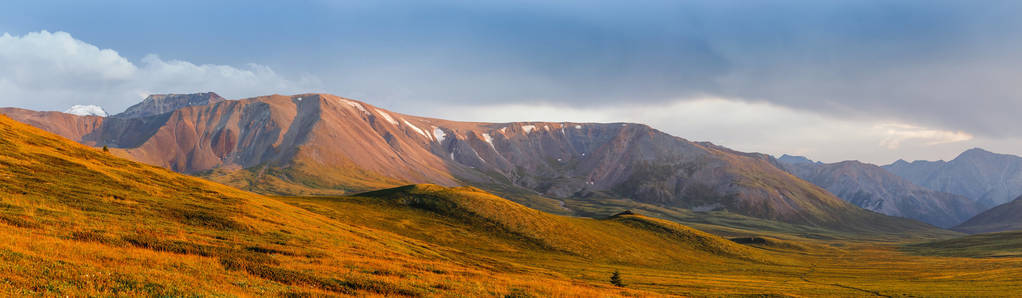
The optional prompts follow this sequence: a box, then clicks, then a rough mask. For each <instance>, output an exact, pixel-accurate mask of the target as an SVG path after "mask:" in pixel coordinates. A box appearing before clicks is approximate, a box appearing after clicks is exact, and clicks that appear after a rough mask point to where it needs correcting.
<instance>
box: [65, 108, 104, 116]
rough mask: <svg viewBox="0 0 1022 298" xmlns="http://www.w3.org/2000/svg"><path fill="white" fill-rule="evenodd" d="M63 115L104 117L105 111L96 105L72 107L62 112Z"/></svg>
mask: <svg viewBox="0 0 1022 298" xmlns="http://www.w3.org/2000/svg"><path fill="white" fill-rule="evenodd" d="M64 113H68V114H72V115H78V116H100V117H106V116H107V114H106V111H104V110H103V108H102V107H100V106H97V105H73V106H71V108H69V109H67V110H66V111H64Z"/></svg>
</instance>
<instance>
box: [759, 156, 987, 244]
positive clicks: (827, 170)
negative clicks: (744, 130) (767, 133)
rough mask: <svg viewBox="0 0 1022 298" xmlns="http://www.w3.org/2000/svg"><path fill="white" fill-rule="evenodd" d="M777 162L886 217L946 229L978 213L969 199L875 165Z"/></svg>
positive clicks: (787, 159)
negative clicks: (924, 185)
mask: <svg viewBox="0 0 1022 298" xmlns="http://www.w3.org/2000/svg"><path fill="white" fill-rule="evenodd" d="M779 161H780V162H781V163H782V165H783V167H784V169H785V170H787V171H788V172H790V173H792V174H794V175H795V176H798V177H799V178H802V179H805V180H806V181H809V182H811V183H813V184H816V185H818V186H820V187H823V188H825V189H827V190H828V191H830V192H831V193H833V194H834V195H837V196H838V197H839V198H841V199H843V200H845V201H848V202H849V203H852V204H855V205H856V206H859V207H862V208H864V209H867V210H872V211H875V212H879V213H882V214H886V215H891V216H899V217H906V218H912V219H916V220H919V221H922V222H926V223H929V224H932V225H935V226H938V227H943V228H949V227H953V226H955V225H958V224H960V223H962V222H963V221H965V220H967V219H969V218H970V217H972V216H973V215H976V214H977V213H979V212H980V211H982V208H981V207H980V206H979V204H977V203H976V202H974V201H973V200H971V199H969V198H966V197H963V196H959V195H953V194H949V193H943V192H938V191H932V190H929V189H926V188H923V187H921V186H918V185H915V184H913V183H912V182H909V181H908V180H906V179H904V178H901V177H898V176H897V175H894V174H892V173H890V172H888V171H887V170H884V169H883V168H881V167H879V166H876V165H871V164H865V163H861V162H858V161H844V162H839V163H831V164H824V163H814V162H811V161H809V162H807V161H808V160H807V159H804V158H798V157H792V156H787V155H786V156H782V157H781V158H780V159H779Z"/></svg>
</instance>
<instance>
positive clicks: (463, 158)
mask: <svg viewBox="0 0 1022 298" xmlns="http://www.w3.org/2000/svg"><path fill="white" fill-rule="evenodd" d="M174 108H176V109H174ZM171 109H173V110H172V111H171V112H166V111H168V110H171ZM0 113H3V114H6V115H8V116H10V117H12V118H14V119H16V120H18V121H22V122H25V123H29V124H32V125H35V126H38V127H40V128H43V129H45V130H48V131H50V132H53V133H56V134H59V135H62V136H64V137H67V138H69V139H72V140H74V141H77V142H81V143H83V144H86V145H90V146H97V147H98V146H109V147H110V148H111V150H112V152H113V153H114V154H117V155H119V156H123V157H127V158H130V159H133V160H137V161H141V162H144V163H148V164H152V165H157V166H161V167H166V168H169V169H172V170H174V171H178V172H183V173H189V174H194V175H199V176H202V177H206V178H209V179H212V180H214V181H219V182H223V183H225V184H228V185H231V186H236V187H240V188H242V189H247V190H251V191H256V192H260V193H265V194H291V195H293V194H341V193H352V192H359V191H366V190H373V189H379V188H384V187H391V186H398V185H403V184H408V183H434V184H439V185H445V186H457V185H463V184H467V185H474V186H478V187H481V188H483V189H486V190H490V191H494V192H496V193H499V194H502V195H505V196H507V197H509V198H511V199H514V200H517V201H519V202H522V203H525V204H527V205H529V206H531V207H534V208H539V209H542V210H548V211H551V212H560V213H569V214H570V213H572V212H573V210H572V209H571V206H565V205H564V204H563V203H559V202H558V201H557V200H560V199H566V198H572V199H575V200H583V201H590V202H601V201H602V200H606V199H613V198H624V199H629V200H632V201H635V202H641V203H647V204H653V205H658V206H668V207H676V208H685V209H691V210H696V211H712V210H726V211H728V212H734V213H737V214H741V215H746V216H752V217H758V218H763V219H769V220H779V221H784V222H789V223H796V224H807V225H818V226H829V227H839V228H856V227H867V226H868V227H870V228H869V229H875V226H878V225H886V226H888V228H894V227H897V228H896V229H904V228H909V229H912V228H910V227H915V228H918V229H925V228H924V226H923V225H921V224H916V223H912V222H911V221H898V220H896V219H893V218H888V217H884V216H882V215H879V214H876V213H873V212H869V211H865V210H863V209H861V208H858V207H856V206H854V205H852V204H849V203H847V202H845V201H843V200H841V199H839V198H837V197H835V196H833V195H832V194H830V193H829V192H827V191H826V190H824V189H822V188H820V187H817V186H815V185H813V184H811V183H808V182H806V181H804V180H802V179H799V178H797V177H794V176H792V175H790V174H788V173H787V172H785V171H783V170H781V169H779V168H778V167H777V166H776V161H775V160H774V159H773V158H772V157H770V156H767V155H763V154H756V153H743V152H737V151H734V150H730V149H728V148H724V147H721V146H717V145H714V144H711V143H705V142H691V141H688V140H685V139H682V138H678V137H675V136H671V135H668V134H666V133H663V132H660V131H658V130H656V129H653V128H651V127H649V126H646V125H642V124H634V123H568V122H513V123H477V122H457V121H448V120H442V119H434V118H426V117H417V116H411V115H404V114H399V113H395V112H391V111H387V110H384V109H381V108H378V107H374V106H372V105H369V104H366V103H363V102H359V101H356V100H352V99H347V98H341V97H337V96H333V95H328V94H300V95H293V96H282V95H270V96H261V97H255V98H248V99H242V100H221V99H220V97H219V96H216V95H215V94H212V93H204V94H198V95H187V96H181V95H154V96H150V97H149V98H147V99H146V100H145V101H143V103H141V104H139V105H136V106H133V107H132V108H129V109H128V111H126V112H125V113H121V114H118V115H115V116H113V117H95V116H74V115H68V114H63V113H55V112H35V111H28V110H21V109H3V110H0ZM551 198H552V199H553V200H551Z"/></svg>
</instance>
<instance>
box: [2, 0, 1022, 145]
mask: <svg viewBox="0 0 1022 298" xmlns="http://www.w3.org/2000/svg"><path fill="white" fill-rule="evenodd" d="M1018 3H1020V2H1014V1H976V2H973V1H617V2H613V1H601V2H592V1H557V2H551V1H515V2H499V1H485V2H482V3H479V2H478V1H351V2H348V1H280V2H255V1H5V2H4V3H3V4H0V33H2V32H6V33H8V34H9V36H10V37H9V38H7V39H4V40H2V41H0V66H3V67H4V68H6V69H9V70H11V69H13V70H16V71H8V74H7V75H0V105H5V106H19V107H26V108H33V109H44V110H63V109H65V108H66V107H68V106H70V105H71V104H79V103H80V104H99V105H102V106H103V107H104V108H106V109H108V110H109V111H110V112H118V111H121V110H123V109H124V108H125V107H127V106H128V105H130V104H132V103H134V102H136V101H138V100H140V98H141V96H144V94H146V93H165V92H176V93H183V92H200V91H216V92H219V93H221V94H222V95H224V96H227V97H229V98H243V97H248V96H257V95H263V94H267V93H283V94H288V93H299V92H309V91H316V92H328V93H333V94H337V95H340V96H346V97H351V98H356V99H360V100H364V101H366V102H369V103H372V104H375V105H379V106H382V107H385V108H389V109H393V110H396V111H399V112H405V113H410V114H419V115H425V116H436V117H445V118H454V119H464V120H477V121H486V120H489V121H510V120H551V121H635V122H644V123H648V124H650V125H653V126H654V127H658V128H660V129H662V130H665V131H667V132H670V133H672V134H675V135H678V136H681V137H685V138H689V139H694V140H706V141H713V142H716V143H721V144H723V145H726V146H731V147H734V148H736V149H739V150H747V151H761V152H765V153H770V154H780V153H795V154H806V155H809V156H810V157H811V158H817V159H822V160H825V161H838V160H843V159H861V160H865V161H872V162H878V163H883V162H890V161H893V160H894V159H897V158H907V159H939V158H943V159H947V158H953V157H954V155H955V154H956V153H958V152H960V151H961V150H964V149H967V148H969V147H976V146H981V147H987V148H989V149H991V150H995V151H1001V152H1006V153H1015V154H1020V153H1022V147H1019V145H1020V144H1022V141H1018V139H1019V138H1022V133H1020V132H1019V131H1018V130H1017V129H1015V127H1019V125H1020V124H1022V120H1020V118H1022V117H1017V111H1018V110H1019V108H1020V103H1022V98H1020V94H1022V92H1020V91H1022V90H1020V89H1022V87H1020V86H1022V84H1018V83H1017V82H1018V78H1020V77H1022V57H1020V56H1019V54H1018V53H1020V50H1022V34H1020V33H1022V21H1020V20H1019V18H1018V17H1017V15H1016V14H1017V12H1019V11H1022V10H1020V9H1019V8H1022V7H1020V6H1022V4H1018ZM43 30H46V33H45V34H42V33H41V32H42V31H43ZM58 32H61V33H58ZM30 34H36V35H32V36H31V38H27V36H29V35H30ZM5 43H6V44H5ZM78 47H81V49H77V48H78ZM91 47H94V48H95V49H92V48H91ZM4 49H6V52H4ZM59 49H64V50H59ZM107 49H108V50H110V51H114V52H116V53H115V57H112V58H111V57H109V56H110V55H105V54H103V50H107ZM93 52H95V53H93ZM89 53H92V54H89ZM108 58H109V59H108ZM104 59H106V60H104ZM68 65H71V66H73V67H71V66H68ZM57 72H59V74H54V73H57ZM5 84H6V85H5ZM37 97H42V98H37ZM28 98H32V99H28ZM621 111H628V112H627V113H623V112H621ZM711 112H712V113H715V114H713V115H712V117H704V116H705V114H706V113H711ZM835 135H837V136H841V137H842V138H835ZM853 148H854V149H853Z"/></svg>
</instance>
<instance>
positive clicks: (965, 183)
mask: <svg viewBox="0 0 1022 298" xmlns="http://www.w3.org/2000/svg"><path fill="white" fill-rule="evenodd" d="M884 169H886V170H888V171H890V172H891V173H894V174H895V175H898V176H901V177H902V178H905V179H907V180H909V181H911V182H912V183H915V184H917V185H920V186H923V187H926V188H929V189H932V190H936V191H941V192H947V193H953V194H956V195H961V196H965V197H967V198H970V199H973V200H975V201H976V202H977V203H979V204H980V205H981V206H984V207H986V208H989V207H993V206H996V205H1000V204H1004V203H1008V202H1010V201H1011V200H1014V199H1015V198H1017V197H1018V196H1019V195H1022V157H1018V156H1015V155H1009V154H997V153H992V152H989V151H986V150H983V149H979V148H975V149H970V150H968V151H965V152H962V154H960V155H958V157H956V158H955V159H953V160H951V161H942V160H941V161H913V162H907V161H904V160H898V161H897V162H894V163H893V164H890V165H886V166H884Z"/></svg>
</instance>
